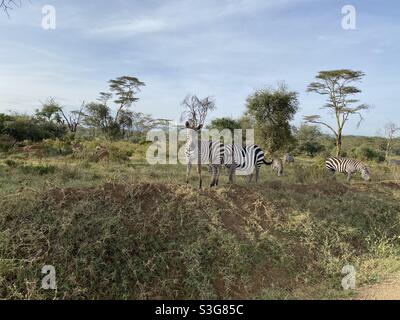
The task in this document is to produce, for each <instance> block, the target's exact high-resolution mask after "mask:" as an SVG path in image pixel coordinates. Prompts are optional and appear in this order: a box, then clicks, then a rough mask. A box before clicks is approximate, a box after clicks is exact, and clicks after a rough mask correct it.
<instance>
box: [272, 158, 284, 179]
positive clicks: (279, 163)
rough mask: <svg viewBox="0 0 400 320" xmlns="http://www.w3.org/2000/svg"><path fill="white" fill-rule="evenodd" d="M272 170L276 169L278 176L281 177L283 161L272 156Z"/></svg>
mask: <svg viewBox="0 0 400 320" xmlns="http://www.w3.org/2000/svg"><path fill="white" fill-rule="evenodd" d="M271 168H272V171H276V173H277V174H278V177H281V176H282V175H283V162H282V160H281V159H279V158H274V159H273V160H272V166H271Z"/></svg>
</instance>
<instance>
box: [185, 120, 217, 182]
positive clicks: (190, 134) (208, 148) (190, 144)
mask: <svg viewBox="0 0 400 320" xmlns="http://www.w3.org/2000/svg"><path fill="white" fill-rule="evenodd" d="M186 128H187V135H186V147H185V156H186V161H187V171H186V183H187V184H188V183H189V178H190V172H191V169H192V165H193V163H197V164H198V163H199V162H200V166H199V167H198V169H197V174H198V176H199V187H200V188H202V184H203V180H202V176H201V165H202V164H208V165H209V171H210V173H211V174H212V178H211V183H210V187H215V186H218V183H219V176H220V173H221V165H222V162H223V155H224V145H223V144H222V143H220V142H218V141H207V140H200V142H198V140H197V139H198V136H199V134H200V132H201V129H202V128H203V125H199V126H197V127H196V126H194V125H192V124H190V122H189V121H187V122H186ZM199 143H200V155H199V154H198V150H199ZM199 160H200V161H199Z"/></svg>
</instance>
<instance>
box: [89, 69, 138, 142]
mask: <svg viewBox="0 0 400 320" xmlns="http://www.w3.org/2000/svg"><path fill="white" fill-rule="evenodd" d="M109 84H110V91H111V92H100V97H99V98H98V102H91V103H89V104H87V105H86V106H85V116H84V122H85V124H86V125H87V126H89V127H94V128H97V129H100V130H101V131H102V132H103V133H105V134H107V135H108V136H110V137H112V138H119V137H122V136H124V135H125V134H126V132H127V131H128V130H129V129H130V128H131V127H132V124H133V118H134V113H133V112H132V111H131V110H129V108H130V107H131V106H132V104H133V103H134V102H136V101H138V100H139V98H137V97H136V95H137V93H138V92H140V88H141V87H142V86H144V85H145V84H144V82H141V81H139V80H138V79H137V78H135V77H129V76H123V77H119V78H117V79H114V80H110V81H109ZM114 97H115V100H114V101H113V102H114V103H115V104H116V109H117V111H116V113H115V115H113V114H112V113H113V112H112V109H111V107H110V106H109V102H110V100H111V99H112V98H114Z"/></svg>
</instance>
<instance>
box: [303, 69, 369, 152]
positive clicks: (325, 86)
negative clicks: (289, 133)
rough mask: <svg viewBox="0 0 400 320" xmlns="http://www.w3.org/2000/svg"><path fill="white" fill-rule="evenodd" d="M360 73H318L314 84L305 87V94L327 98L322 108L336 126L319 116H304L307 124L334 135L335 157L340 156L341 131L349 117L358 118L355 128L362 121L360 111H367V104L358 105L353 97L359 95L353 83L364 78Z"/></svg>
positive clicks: (357, 101)
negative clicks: (326, 110)
mask: <svg viewBox="0 0 400 320" xmlns="http://www.w3.org/2000/svg"><path fill="white" fill-rule="evenodd" d="M364 75H365V74H364V73H363V72H362V71H353V70H348V69H341V70H332V71H320V72H319V73H318V75H317V76H316V80H317V81H315V82H312V83H311V84H310V85H309V86H308V87H307V92H316V93H318V94H320V95H323V96H327V103H326V104H325V105H324V106H323V107H322V108H325V109H328V110H329V111H330V112H331V113H332V114H334V116H335V119H336V125H330V124H328V123H327V122H324V121H323V120H322V119H321V116H320V115H310V116H305V117H304V120H305V121H306V122H308V123H313V124H319V125H323V126H325V127H327V128H328V129H329V130H330V131H332V132H333V134H334V135H335V140H336V156H340V154H341V152H342V144H343V129H344V127H345V125H346V123H347V122H348V120H349V119H350V117H351V116H353V115H357V116H359V118H360V121H359V122H358V125H357V127H358V126H359V125H360V124H361V122H362V120H363V116H362V111H364V110H367V109H369V105H367V104H359V100H357V99H355V98H354V96H355V95H356V94H358V93H361V90H360V89H358V88H357V87H355V86H354V85H353V84H354V83H355V82H360V81H361V79H362V78H363V77H364Z"/></svg>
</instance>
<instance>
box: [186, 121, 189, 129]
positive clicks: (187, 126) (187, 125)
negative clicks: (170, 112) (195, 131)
mask: <svg viewBox="0 0 400 320" xmlns="http://www.w3.org/2000/svg"><path fill="white" fill-rule="evenodd" d="M185 126H186V128H188V129H190V123H189V121H186V123H185Z"/></svg>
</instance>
